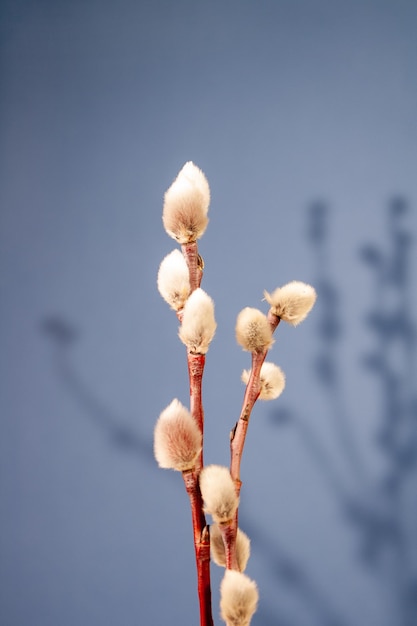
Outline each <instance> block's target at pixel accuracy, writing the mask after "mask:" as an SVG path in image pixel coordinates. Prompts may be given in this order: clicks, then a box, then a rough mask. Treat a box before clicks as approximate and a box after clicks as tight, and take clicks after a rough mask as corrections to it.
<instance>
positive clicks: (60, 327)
mask: <svg viewBox="0 0 417 626" xmlns="http://www.w3.org/2000/svg"><path fill="white" fill-rule="evenodd" d="M41 331H42V332H43V334H44V335H45V336H46V337H47V338H48V339H49V340H50V341H51V342H52V348H53V360H54V365H55V369H56V372H57V374H58V376H59V378H60V379H61V381H62V382H63V384H64V385H65V386H66V388H67V389H68V390H69V392H70V393H71V395H72V396H73V397H74V398H75V399H76V400H77V402H78V403H79V404H80V406H81V407H82V409H83V410H84V413H85V414H86V415H87V416H88V417H89V419H90V420H91V421H92V422H93V423H94V424H95V425H96V426H97V427H98V428H99V429H100V430H101V431H102V432H103V433H104V434H105V436H106V437H107V439H108V440H109V441H110V443H111V444H112V445H113V446H115V447H117V448H119V449H120V450H121V451H123V452H128V453H133V454H136V455H138V456H139V457H140V458H141V459H143V460H145V461H146V462H149V463H152V464H155V459H154V456H153V445H152V442H151V441H148V440H147V439H146V438H145V437H143V436H142V435H141V434H140V433H138V432H136V431H135V430H133V429H132V428H131V426H129V425H128V424H124V423H123V421H122V420H121V419H120V418H119V417H118V416H116V415H114V414H113V413H112V412H111V411H110V410H109V409H108V408H107V407H106V406H105V405H104V404H103V403H102V402H101V401H100V400H99V398H98V397H97V396H96V395H95V394H94V393H93V392H92V391H91V390H90V389H89V388H88V386H87V385H86V384H85V383H84V382H83V380H82V379H81V377H80V376H79V375H78V374H77V372H76V370H75V369H74V367H73V366H72V364H71V359H70V350H71V348H72V346H73V344H74V343H76V341H77V340H78V339H79V332H78V331H77V329H76V328H75V327H74V326H72V324H70V323H69V322H68V321H67V320H65V319H64V318H63V317H61V316H58V315H55V316H49V317H46V318H45V319H43V320H42V321H41Z"/></svg>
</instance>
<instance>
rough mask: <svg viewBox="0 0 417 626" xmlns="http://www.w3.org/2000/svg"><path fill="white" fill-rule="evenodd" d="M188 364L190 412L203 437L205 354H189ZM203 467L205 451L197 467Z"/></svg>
mask: <svg viewBox="0 0 417 626" xmlns="http://www.w3.org/2000/svg"><path fill="white" fill-rule="evenodd" d="M187 362H188V376H189V380H190V412H191V415H192V416H193V418H194V420H195V422H196V424H197V426H198V427H199V429H200V432H201V435H202V436H203V435H204V410H203V401H202V382H203V373H204V365H205V362H206V356H205V354H192V353H191V352H188V353H187ZM202 467H203V449H201V453H200V461H199V465H198V467H197V469H198V470H200V469H201V468H202Z"/></svg>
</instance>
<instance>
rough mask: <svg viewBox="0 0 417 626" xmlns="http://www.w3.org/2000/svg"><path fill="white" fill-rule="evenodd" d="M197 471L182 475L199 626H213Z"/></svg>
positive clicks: (207, 545)
mask: <svg viewBox="0 0 417 626" xmlns="http://www.w3.org/2000/svg"><path fill="white" fill-rule="evenodd" d="M199 474H200V472H199V470H197V469H196V468H195V469H192V470H189V471H186V472H183V473H182V476H183V479H184V484H185V488H186V490H187V493H188V496H189V499H190V505H191V517H192V522H193V533H194V549H195V560H196V566H197V590H198V600H199V604H200V626H213V616H212V611H211V583H210V535H209V529H208V526H207V524H206V520H205V517H204V513H203V500H202V497H201V492H200V486H199Z"/></svg>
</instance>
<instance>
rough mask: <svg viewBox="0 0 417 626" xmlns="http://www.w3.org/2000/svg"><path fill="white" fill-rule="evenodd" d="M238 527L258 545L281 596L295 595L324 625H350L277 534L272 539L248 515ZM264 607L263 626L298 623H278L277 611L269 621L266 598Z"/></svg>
mask: <svg viewBox="0 0 417 626" xmlns="http://www.w3.org/2000/svg"><path fill="white" fill-rule="evenodd" d="M239 525H240V526H241V527H242V530H244V531H245V533H247V534H248V535H249V537H250V538H251V541H252V542H253V544H254V545H256V551H257V552H262V555H263V560H264V562H265V565H266V568H267V569H268V570H269V572H270V575H271V579H275V580H276V583H277V585H278V588H279V589H280V590H281V592H282V593H291V594H294V595H295V596H296V598H297V602H298V603H301V604H302V605H303V607H304V608H305V609H306V611H307V612H308V614H310V615H311V616H312V618H313V620H314V622H316V623H319V624H321V625H322V626H346V624H347V622H346V621H345V620H344V618H343V617H342V616H341V615H339V613H338V611H337V610H336V609H335V608H334V607H333V606H332V605H331V602H330V599H329V597H328V596H326V594H325V593H323V592H321V591H320V590H319V588H318V586H317V585H316V584H315V583H313V577H311V576H309V575H308V574H307V572H306V571H305V567H303V566H302V565H300V564H299V563H297V562H296V560H295V559H294V558H293V557H291V556H290V555H289V554H288V552H287V551H286V550H285V549H284V548H283V547H282V545H281V544H280V543H279V541H278V540H277V537H276V536H275V535H274V537H273V538H272V537H268V536H267V535H266V533H265V529H264V528H262V529H261V528H259V527H258V526H257V525H256V522H254V520H253V519H251V518H249V517H248V515H242V516H241V519H240V523H239ZM263 604H264V605H265V606H263V607H262V610H263V611H264V613H263V616H265V617H264V618H265V621H262V622H260V623H262V624H265V626H269V625H271V626H273V625H274V626H275V625H276V624H277V623H278V624H281V623H282V624H290V623H295V622H294V621H289V618H287V617H285V618H284V616H283V617H282V620H281V621H280V619H278V621H277V617H276V611H275V609H274V611H273V612H272V610H271V612H270V616H271V617H270V619H269V618H267V615H268V605H267V599H265V602H264V603H263ZM268 619H269V621H268Z"/></svg>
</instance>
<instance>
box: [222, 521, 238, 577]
mask: <svg viewBox="0 0 417 626" xmlns="http://www.w3.org/2000/svg"><path fill="white" fill-rule="evenodd" d="M219 529H220V532H221V535H222V539H223V544H224V549H225V555H226V567H227V569H234V570H237V571H240V568H239V564H238V561H237V555H236V535H237V526H236V525H235V522H234V520H230V522H227V523H226V524H219Z"/></svg>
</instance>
